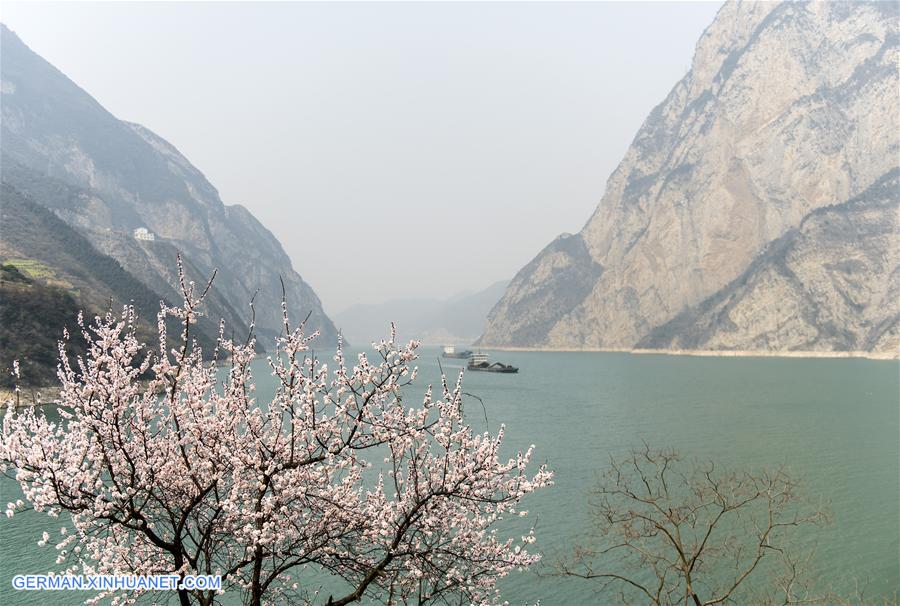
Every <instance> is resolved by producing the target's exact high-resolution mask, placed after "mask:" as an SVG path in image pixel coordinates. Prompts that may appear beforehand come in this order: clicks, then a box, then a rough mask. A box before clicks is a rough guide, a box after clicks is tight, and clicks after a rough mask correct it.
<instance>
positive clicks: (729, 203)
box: [481, 2, 900, 350]
mask: <svg viewBox="0 0 900 606" xmlns="http://www.w3.org/2000/svg"><path fill="white" fill-rule="evenodd" d="M898 17H900V14H898V5H897V4H896V3H864V2H853V3H845V2H828V3H824V2H823V3H800V2H785V3H769V2H760V3H750V2H728V3H726V4H725V5H724V6H723V7H722V8H721V9H720V11H719V13H718V14H717V16H716V18H715V20H714V22H713V23H712V24H711V25H710V26H709V27H708V28H707V30H706V31H705V32H704V34H703V35H702V37H701V39H700V41H699V42H698V44H697V47H696V52H695V55H694V59H693V62H692V65H691V69H690V71H689V72H688V74H687V75H686V76H685V77H684V78H683V79H682V80H681V81H680V82H678V84H676V86H675V88H674V89H673V90H672V91H671V92H670V93H669V95H668V97H667V98H666V99H665V100H664V101H663V102H662V103H661V104H660V105H659V106H657V107H656V108H655V109H654V110H653V111H652V112H651V114H650V116H649V117H648V118H647V120H646V121H645V122H644V124H643V126H642V127H641V129H640V130H639V131H638V133H637V136H636V137H635V139H634V142H633V143H632V145H631V147H630V148H629V149H628V151H627V153H626V154H625V157H624V159H623V160H622V162H621V163H620V164H619V166H618V168H617V169H616V170H615V171H614V172H613V174H612V175H611V176H610V178H609V181H608V182H607V187H606V193H605V194H604V196H603V198H602V199H601V201H600V204H599V206H598V208H597V210H596V212H595V213H594V215H593V216H592V217H591V218H590V220H589V221H588V222H587V224H586V225H585V226H584V228H583V229H582V230H581V231H580V232H579V233H578V234H575V235H564V236H560V237H559V238H558V239H557V240H556V241H554V242H553V243H552V244H550V245H549V246H548V247H547V248H545V249H544V250H543V251H542V252H541V253H540V254H539V255H538V256H537V257H536V258H535V259H534V260H533V261H532V262H531V263H529V264H528V265H527V266H526V267H525V268H523V269H522V270H521V271H520V272H519V273H518V274H517V275H516V276H515V278H514V279H513V281H512V282H511V284H510V286H509V288H508V289H507V292H506V293H505V295H504V297H503V298H502V299H501V301H500V302H499V303H498V305H497V306H496V307H495V308H494V310H493V311H492V312H491V314H490V317H489V320H488V327H487V330H486V331H485V333H484V335H483V336H482V338H481V343H483V344H486V345H494V346H527V347H563V348H604V347H610V348H629V347H634V346H635V345H638V344H643V345H654V346H659V347H664V346H665V347H667V346H673V345H676V346H681V345H685V346H689V347H704V348H706V347H708V348H720V349H758V348H763V349H778V350H788V349H806V348H810V349H847V348H857V347H859V348H866V349H878V350H883V349H884V348H890V347H896V340H895V339H894V338H893V337H890V336H889V335H891V334H896V331H897V328H896V322H897V312H898V311H900V299H898V298H897V297H894V298H890V296H889V295H890V293H895V292H896V291H897V280H898V269H897V267H898V266H897V260H896V257H894V256H891V255H888V256H886V257H884V258H883V259H881V260H880V261H877V262H876V261H875V260H873V259H876V258H877V257H878V255H879V254H881V251H883V250H888V249H890V248H893V249H894V250H896V249H897V248H898V247H900V235H898V225H897V221H896V213H893V214H892V212H893V211H891V210H890V208H891V204H895V203H896V200H897V197H898V195H900V194H898V191H897V189H896V188H894V189H893V190H891V189H890V188H887V189H884V188H883V187H882V186H881V185H878V186H876V187H875V189H873V190H869V188H871V187H873V186H874V185H875V184H877V183H881V184H884V183H891V182H892V181H891V179H892V178H893V177H891V176H890V175H891V174H892V173H891V171H893V170H894V169H895V168H896V167H897V165H898V152H900V107H898V97H897V90H898V71H897V62H898ZM867 190H869V191H868V192H867ZM864 192H867V193H865V194H864ZM878 192H882V193H878ZM870 198H871V200H875V199H878V200H883V199H886V200H887V201H886V202H885V204H887V208H886V209H881V210H876V209H874V208H873V209H869V210H867V211H865V212H863V211H859V212H857V211H856V210H853V209H857V208H860V205H865V202H863V201H864V200H867V199H870ZM849 200H852V202H848V201H849ZM871 203H872V204H875V205H876V206H878V204H881V203H880V202H879V203H876V202H874V201H873V202H871ZM828 207H834V208H832V209H831V210H830V211H828V212H827V213H825V214H821V213H820V210H821V209H825V208H828ZM879 208H881V207H880V206H879ZM841 209H843V210H841ZM842 213H846V214H842ZM870 214H871V215H873V216H874V215H877V218H876V219H871V221H874V222H875V224H877V225H873V224H871V223H870V217H869V215H870ZM839 218H840V220H839ZM826 220H828V221H832V228H828V229H826V228H825V227H821V225H820V222H822V221H826ZM879 221H881V223H879ZM817 226H819V227H817ZM841 228H844V229H847V230H848V231H847V233H846V234H844V236H846V238H845V240H846V242H845V245H846V246H847V247H849V246H851V245H852V246H853V247H855V248H854V250H855V251H856V252H855V253H854V256H853V258H856V259H857V260H858V261H860V262H848V263H845V264H839V263H838V261H837V259H836V257H835V256H834V255H835V254H837V253H835V251H836V250H837V249H838V248H839V247H838V246H837V242H838V241H839V240H840V238H842V237H844V236H842V234H840V233H835V230H836V229H841ZM879 230H880V231H879ZM869 231H874V232H877V233H878V234H879V235H878V237H877V238H863V237H862V235H863V234H866V233H869ZM854 238H857V239H855V240H854ZM779 251H780V252H779ZM779 254H783V255H787V257H786V260H784V261H783V262H776V261H775V260H774V259H775V257H777V255H779ZM801 259H802V261H801ZM863 259H865V261H864V260H863ZM792 263H800V264H802V265H803V266H804V268H805V269H804V270H803V271H802V272H801V273H802V275H799V274H798V277H797V280H799V281H800V282H799V283H798V282H796V281H792V280H788V279H786V278H785V279H774V277H775V274H777V271H775V270H774V269H771V268H772V267H776V266H777V267H785V264H787V266H791V264H792ZM836 263H838V265H840V269H836V268H837V267H838V265H835V264H836ZM767 264H774V265H767ZM826 264H830V266H831V267H832V268H831V269H822V268H824V267H825V266H826ZM816 265H819V266H821V267H820V269H819V270H818V271H813V270H812V267H814V266H816ZM763 266H766V267H769V268H770V269H768V270H765V271H769V272H770V273H768V274H765V275H768V276H769V278H771V279H764V274H757V273H755V272H756V271H757V270H759V271H764V270H762V268H763ZM773 271H775V273H774V274H773V273H771V272H773ZM778 275H781V276H784V273H781V274H778ZM744 279H747V280H751V279H752V280H756V281H754V282H753V284H754V286H753V288H752V289H750V290H748V291H747V292H745V293H744V294H740V293H738V292H737V291H735V290H734V289H735V288H736V287H737V285H738V284H740V283H741V281H742V280H744ZM851 283H852V284H854V285H855V286H851V285H850V284H851ZM869 287H870V288H871V289H872V291H871V292H870V293H868V295H866V296H862V295H861V293H859V292H856V291H855V289H857V288H859V289H865V288H869ZM827 291H831V293H832V295H831V296H828V295H826V294H825V293H826V292H827ZM813 292H814V293H816V294H814V295H813V294H811V293H813ZM763 301H770V302H774V301H779V302H782V305H781V306H778V307H771V306H770V307H769V309H762V308H760V309H756V312H755V313H749V312H748V306H752V305H762V304H763ZM848 301H850V302H852V303H848ZM716 302H717V303H716ZM723 306H724V307H723ZM811 306H813V307H815V311H814V312H813V311H812V307H811ZM846 306H849V307H846ZM848 308H849V309H853V310H854V311H853V313H852V314H851V315H849V316H844V315H843V311H844V310H845V309H848ZM726 309H727V310H728V313H726ZM740 310H743V312H742V311H740ZM744 312H747V313H744ZM691 314H700V315H698V316H696V317H695V316H693V315H691ZM688 316H690V317H691V318H695V319H694V320H691V321H687V320H686V318H688ZM701 316H702V318H701ZM694 322H701V326H696V325H694ZM704 322H705V324H703V323H704ZM773 322H775V323H778V324H779V325H784V326H785V328H784V329H775V330H774V331H773V328H772V323H773ZM881 322H887V323H888V325H887V326H882V327H881V328H879V329H875V328H874V326H875V325H881ZM891 323H893V324H891ZM788 327H790V328H788ZM866 327H868V328H866ZM701 333H702V334H701ZM879 334H881V335H882V336H878V335H879ZM836 335H843V336H836Z"/></svg>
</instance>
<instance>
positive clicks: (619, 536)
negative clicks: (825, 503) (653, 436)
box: [559, 444, 826, 606]
mask: <svg viewBox="0 0 900 606" xmlns="http://www.w3.org/2000/svg"><path fill="white" fill-rule="evenodd" d="M797 487H798V482H797V481H796V480H795V479H794V478H792V477H791V476H789V475H788V474H787V473H786V472H785V470H784V469H783V468H778V469H775V470H773V471H762V472H759V473H747V472H743V473H739V472H734V471H728V470H725V469H720V468H719V467H718V466H717V465H715V464H714V463H712V462H696V461H685V460H683V459H682V457H680V456H679V455H678V453H676V452H674V451H666V450H654V449H652V448H650V447H649V446H648V445H646V444H644V447H643V448H641V449H635V450H632V451H631V453H630V454H629V456H628V457H626V458H625V459H624V460H620V461H616V460H612V461H611V464H610V467H609V469H608V470H607V471H606V472H605V473H604V474H603V475H602V477H601V481H600V483H599V486H598V487H597V489H596V490H595V491H594V493H593V497H592V502H591V508H592V522H593V525H594V529H593V530H594V531H593V532H592V533H591V536H590V539H589V540H588V542H587V543H585V544H582V545H579V546H577V547H576V548H575V552H574V554H573V556H572V557H571V558H569V559H568V560H563V561H560V562H559V567H560V570H561V573H562V574H564V575H568V576H574V577H581V578H585V579H593V580H596V581H598V582H599V583H600V591H601V592H604V593H607V592H614V593H615V595H616V596H617V597H616V601H617V602H618V603H621V604H636V603H639V604H648V603H649V604H653V605H655V606H667V605H675V604H684V605H687V606H691V605H692V606H711V605H713V604H726V603H730V604H735V603H760V602H761V601H762V602H765V603H767V604H784V605H787V604H803V603H813V602H815V600H814V598H813V597H812V594H811V592H810V590H809V587H808V584H807V583H806V582H804V576H803V574H802V572H803V569H804V568H805V564H806V563H807V562H808V558H809V556H808V555H807V556H806V557H798V556H797V555H796V554H794V553H792V552H791V550H790V549H789V547H790V546H791V544H792V542H793V541H794V540H795V538H796V537H797V532H798V531H799V530H800V529H801V528H802V527H804V526H811V525H820V524H823V523H824V522H825V521H826V515H825V513H824V512H823V510H822V509H821V508H820V507H815V506H813V505H812V504H811V503H809V502H808V501H806V500H805V499H803V498H802V497H801V496H800V495H799V494H798V493H797ZM757 577H758V578H757ZM751 578H755V581H750V580H749V579H751ZM760 579H765V581H766V583H760ZM763 585H764V587H763ZM751 586H754V587H751ZM751 592H752V593H751ZM607 595H610V594H609V593H607ZM751 595H752V596H753V597H752V598H750V597H749V596H751Z"/></svg>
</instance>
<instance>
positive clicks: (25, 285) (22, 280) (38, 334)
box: [0, 264, 84, 387]
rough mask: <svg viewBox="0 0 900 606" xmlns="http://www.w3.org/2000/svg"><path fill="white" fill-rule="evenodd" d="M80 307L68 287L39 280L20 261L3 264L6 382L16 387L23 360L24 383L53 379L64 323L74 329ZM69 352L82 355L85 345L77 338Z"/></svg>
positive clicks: (0, 312)
mask: <svg viewBox="0 0 900 606" xmlns="http://www.w3.org/2000/svg"><path fill="white" fill-rule="evenodd" d="M78 310H79V306H78V303H77V302H76V301H75V298H74V297H72V295H70V294H69V293H67V292H66V291H65V290H63V289H61V288H57V287H54V286H47V285H45V284H41V283H40V282H37V281H35V280H33V279H31V278H29V277H28V276H26V275H25V274H24V273H23V272H21V271H19V269H18V268H17V267H16V266H15V265H11V264H4V265H2V266H0V368H2V374H0V387H13V386H14V384H15V378H14V376H13V374H12V365H13V361H14V360H18V361H19V372H20V382H21V384H22V385H29V386H35V387H40V386H44V385H47V384H50V383H52V382H53V380H54V378H55V376H56V362H57V357H58V350H57V341H58V340H59V339H61V338H62V334H63V327H66V328H68V330H69V332H70V333H72V332H73V331H74V329H75V328H76V326H77V325H76V318H77V317H78ZM76 334H77V333H76ZM69 351H70V353H74V354H82V353H84V346H83V344H82V343H81V342H80V340H73V341H72V342H71V343H70V346H69Z"/></svg>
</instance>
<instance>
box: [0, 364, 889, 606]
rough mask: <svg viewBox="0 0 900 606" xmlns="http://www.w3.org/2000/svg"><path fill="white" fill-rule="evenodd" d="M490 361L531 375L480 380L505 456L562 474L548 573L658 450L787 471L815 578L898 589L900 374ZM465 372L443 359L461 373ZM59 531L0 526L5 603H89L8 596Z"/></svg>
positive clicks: (540, 510) (9, 523)
mask: <svg viewBox="0 0 900 606" xmlns="http://www.w3.org/2000/svg"><path fill="white" fill-rule="evenodd" d="M491 354H492V359H493V360H499V361H502V362H507V363H511V364H514V365H516V366H518V367H519V368H520V372H519V374H516V375H501V374H488V373H468V374H467V375H466V379H465V391H468V392H470V393H474V394H477V395H478V396H480V397H481V398H482V399H483V401H484V404H485V410H486V413H487V419H488V425H489V428H490V429H491V430H492V431H496V429H497V428H498V427H499V424H500V423H501V422H503V423H505V424H506V427H507V429H506V439H505V444H506V447H507V448H509V449H510V450H511V451H514V450H516V449H519V448H526V447H527V446H528V445H529V444H532V443H533V444H536V445H537V450H536V459H537V460H539V461H546V462H547V463H548V464H549V465H550V467H551V468H552V469H553V470H554V472H555V474H556V475H555V485H554V486H553V487H551V488H548V489H545V490H543V491H541V492H539V493H537V494H534V495H531V496H530V497H529V498H528V499H527V500H526V502H525V508H526V509H528V510H529V511H530V512H531V514H532V515H531V516H529V518H528V520H530V521H536V522H537V536H538V542H537V548H538V549H540V550H541V551H543V552H544V553H545V554H546V556H547V560H548V561H550V560H553V559H555V557H556V556H557V555H564V554H566V553H567V552H568V550H569V549H570V548H571V546H572V544H573V542H575V541H576V540H578V539H580V538H582V537H583V536H584V532H585V527H586V522H587V519H588V515H587V514H588V504H587V502H588V494H587V493H588V491H589V490H590V488H591V487H592V486H593V485H594V483H595V480H596V476H597V473H598V471H599V470H601V469H602V468H603V467H604V465H605V464H606V463H607V462H608V461H609V457H610V456H611V455H612V456H617V457H618V456H621V455H623V454H625V453H627V451H628V449H629V448H630V447H634V446H639V445H640V444H641V440H646V441H647V442H648V443H650V444H652V445H654V446H658V447H672V448H675V449H677V450H679V451H680V452H681V453H682V454H683V455H686V456H696V457H702V458H714V459H715V460H716V461H717V462H719V463H721V464H725V465H729V466H732V467H738V468H742V469H759V468H761V467H763V466H775V465H779V464H782V463H784V464H786V465H787V466H788V468H789V470H790V471H791V472H793V474H795V475H797V476H800V477H801V478H802V479H803V492H804V494H806V495H808V496H810V497H814V498H820V497H821V498H823V499H825V500H826V501H828V502H829V503H830V510H831V513H832V516H833V523H832V524H831V525H830V526H828V527H826V528H825V529H822V530H820V531H817V532H816V533H815V542H816V544H817V550H816V556H815V560H814V561H813V564H812V571H813V575H814V578H815V579H816V580H817V582H819V583H821V584H822V586H825V585H826V584H827V585H829V586H832V587H835V588H837V589H842V588H843V589H846V588H847V587H849V586H850V585H851V584H853V583H854V581H855V580H859V581H861V582H863V583H864V584H866V586H867V590H866V595H867V596H869V597H870V598H873V601H874V598H875V597H877V596H887V595H893V592H894V591H896V589H897V587H898V586H900V363H898V362H896V361H871V360H851V359H832V360H828V359H795V358H780V359H778V358H706V357H689V356H666V355H631V354H625V353H535V352H491ZM437 361H438V351H437V349H434V348H423V350H421V359H420V360H419V367H420V378H419V382H418V386H417V387H416V388H415V389H417V390H418V392H420V393H421V391H422V390H424V387H425V383H426V382H428V381H434V380H436V378H437V375H438V363H437ZM462 362H463V361H462V360H442V363H443V366H444V370H445V371H447V372H448V374H455V373H456V372H457V370H458V369H459V368H461V366H462ZM256 377H257V380H258V381H259V382H260V385H259V390H258V391H259V393H260V394H262V393H263V391H264V389H265V387H266V386H267V385H268V386H269V387H270V386H271V384H270V383H269V379H270V377H269V376H268V375H267V374H266V373H265V372H264V371H263V369H259V371H258V372H256ZM264 383H265V384H264ZM411 393H413V392H407V395H408V396H409V395H410V394H411ZM417 398H418V394H416V399H417ZM466 406H467V409H466V411H467V415H468V416H469V417H470V419H471V421H472V423H473V424H474V425H476V426H478V427H479V429H481V428H483V426H484V423H485V420H484V414H485V411H483V410H482V408H481V405H480V404H478V402H477V401H474V400H469V401H468V402H467V404H466ZM0 489H2V495H0V498H2V502H3V504H4V505H5V503H6V502H7V501H9V500H14V499H15V498H17V495H18V489H17V488H16V487H15V486H14V485H13V484H12V483H11V482H10V481H9V480H3V483H2V484H0ZM61 525H63V522H62V521H61V520H49V519H48V518H46V517H44V516H42V515H40V514H35V513H28V514H22V515H17V516H16V517H14V518H13V519H12V520H7V519H6V518H3V519H2V520H0V604H71V603H75V601H76V600H75V599H74V598H75V596H74V595H73V594H66V593H47V592H27V593H26V592H16V591H13V590H12V588H11V585H10V579H11V577H12V575H13V574H18V573H43V572H46V571H48V570H51V569H53V566H52V563H53V560H54V559H55V551H54V550H53V548H52V547H44V548H40V547H38V546H37V541H38V540H40V534H41V531H43V530H45V529H47V530H54V529H58V527H59V526H61ZM802 540H803V541H812V540H813V539H812V537H804V538H803V539H802ZM502 590H503V597H504V598H505V599H507V600H509V602H510V603H511V604H524V603H534V602H535V601H536V600H540V601H541V603H542V604H543V605H545V606H554V605H571V604H607V603H614V602H615V600H614V599H613V598H612V597H611V596H608V597H603V596H602V595H598V594H597V593H596V592H595V586H593V585H592V584H591V583H590V582H587V581H579V580H575V579H561V578H553V577H550V578H546V577H544V576H543V575H538V574H535V573H534V572H532V571H528V572H519V573H514V574H512V575H511V576H510V577H508V578H507V579H504V580H503V582H502ZM227 601H228V602H231V600H227Z"/></svg>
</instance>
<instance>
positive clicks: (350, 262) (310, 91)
mask: <svg viewBox="0 0 900 606" xmlns="http://www.w3.org/2000/svg"><path fill="white" fill-rule="evenodd" d="M718 6H719V3H716V2H714V3H625V2H610V3H565V4H562V3H560V4H550V3H547V4H544V3H527V4H524V3H523V4H519V3H498V4H483V3H477V4H476V3H452V4H447V3H385V4H380V3H363V4H355V3H330V4H320V3H253V4H251V3H177V4H176V3H141V4H122V3H65V4H61V3H57V4H49V3H47V4H45V3H37V2H28V3H23V2H5V3H4V4H3V7H2V13H0V18H2V20H3V21H4V22H5V23H6V24H7V25H9V27H10V28H12V29H13V30H15V31H16V32H17V33H18V34H19V35H20V36H21V37H22V39H23V40H24V41H25V43H26V44H28V45H29V46H31V48H32V49H33V50H35V51H36V52H37V53H39V54H41V55H42V56H43V57H45V58H46V59H47V60H48V61H50V62H51V63H53V64H54V65H55V66H56V67H58V68H59V69H60V70H61V71H63V72H64V73H65V74H66V75H68V76H69V77H70V78H72V79H73V80H74V81H75V82H76V83H78V84H79V85H81V86H82V87H83V88H84V89H85V90H86V91H87V92H88V93H90V94H91V95H93V96H94V97H95V98H96V99H97V100H98V101H99V102H100V103H101V104H103V105H104V106H105V107H106V108H107V109H109V110H110V111H111V112H113V113H114V114H115V115H116V116H117V117H119V118H122V119H125V120H131V121H135V122H139V123H141V124H143V125H145V126H147V127H149V128H151V129H152V130H154V131H156V132H157V133H159V134H160V135H161V136H163V137H165V138H167V139H168V140H169V141H170V142H172V143H173V144H174V145H175V146H176V147H178V148H179V150H180V151H181V152H182V153H184V154H185V155H186V156H187V157H188V158H189V159H190V160H191V161H192V162H193V163H194V164H195V165H196V166H197V167H198V168H200V170H202V171H203V172H204V173H205V174H206V176H207V177H208V178H209V179H210V181H212V183H213V184H214V185H215V186H216V187H217V188H219V190H220V193H221V195H222V198H223V200H224V201H225V202H226V203H228V204H231V203H241V204H244V205H245V206H247V207H248V208H249V209H250V210H251V211H252V212H253V213H254V214H255V215H256V216H257V217H258V218H259V219H260V220H261V221H262V222H263V223H264V224H265V225H266V226H267V227H269V229H271V230H272V231H273V232H274V234H275V235H276V236H277V237H278V238H279V239H280V240H281V242H282V243H283V244H284V247H285V249H286V250H287V252H288V254H289V255H290V256H291V258H292V259H293V263H294V267H295V268H296V269H297V271H298V272H299V273H300V274H301V275H302V276H303V277H304V278H305V279H306V280H307V281H308V282H309V283H310V284H311V285H312V286H313V288H314V289H315V290H316V292H317V293H318V294H319V295H320V297H321V298H322V300H323V302H324V304H325V309H326V311H330V312H335V311H338V310H341V309H345V308H347V307H349V306H351V305H353V304H356V303H361V302H378V301H384V300H388V299H398V298H430V297H438V298H445V297H447V296H449V295H451V294H453V293H455V292H458V291H461V290H477V289H481V288H484V287H486V286H487V285H488V284H491V283H492V282H495V281H497V280H501V279H509V278H511V277H512V276H513V275H514V274H515V272H516V271H518V269H520V268H521V267H522V266H523V265H524V264H525V263H527V262H528V261H529V260H530V259H531V258H532V257H534V255H535V254H536V253H537V252H538V251H539V250H540V249H541V248H542V247H543V246H544V245H546V243H547V242H549V241H550V240H552V239H553V238H554V237H555V236H556V235H557V234H559V233H560V232H564V231H568V232H573V231H577V230H578V229H580V228H581V226H582V224H583V223H584V221H585V220H586V219H587V218H588V217H589V216H590V214H591V212H592V211H593V210H594V208H595V207H596V204H597V202H598V201H599V199H600V197H601V195H602V193H603V190H604V184H605V181H606V178H607V177H608V176H609V173H610V172H611V171H612V170H613V169H614V168H615V166H616V164H617V163H618V162H619V160H620V159H621V156H622V154H623V153H624V151H625V149H626V148H627V147H628V144H629V143H630V142H631V139H632V137H633V136H634V134H635V132H636V131H637V129H638V128H639V126H640V125H641V123H642V121H643V120H644V118H645V117H646V116H647V114H648V113H649V111H650V110H651V109H652V107H653V106H654V105H656V104H657V103H659V102H660V101H661V100H662V99H663V98H664V97H665V95H666V94H667V93H668V91H669V90H670V89H671V87H672V85H673V84H674V83H675V82H676V81H677V80H678V79H679V78H680V77H681V76H683V75H684V74H685V72H686V71H687V69H688V67H689V65H690V60H691V56H692V53H693V46H694V43H695V41H696V40H697V39H698V38H699V36H700V34H701V33H702V31H703V29H704V28H705V27H706V26H707V25H708V24H709V23H710V22H711V21H712V19H713V16H714V14H715V12H716V10H717V9H718Z"/></svg>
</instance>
